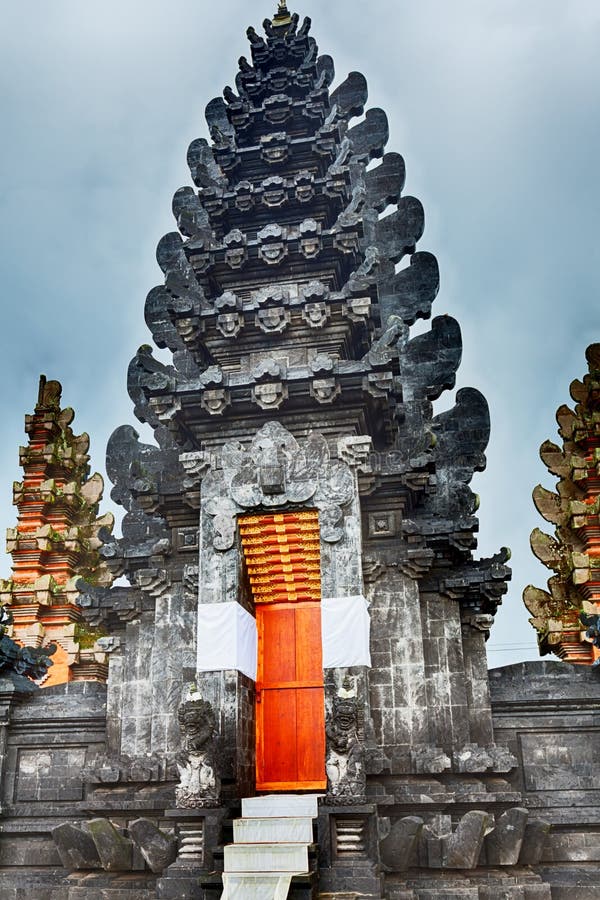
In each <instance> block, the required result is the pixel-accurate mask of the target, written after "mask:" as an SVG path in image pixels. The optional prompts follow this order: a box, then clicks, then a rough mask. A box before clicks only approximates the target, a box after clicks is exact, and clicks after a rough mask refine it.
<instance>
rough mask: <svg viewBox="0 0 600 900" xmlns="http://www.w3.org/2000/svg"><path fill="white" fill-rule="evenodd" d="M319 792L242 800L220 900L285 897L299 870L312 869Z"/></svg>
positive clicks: (277, 899)
mask: <svg viewBox="0 0 600 900" xmlns="http://www.w3.org/2000/svg"><path fill="white" fill-rule="evenodd" d="M316 817H317V798H316V796H315V795H307V796H302V795H297V794H293V795H292V794H277V795H272V796H267V797H250V798H248V799H244V800H242V818H241V819H236V820H235V821H234V823H233V840H234V843H233V844H228V845H227V846H226V847H225V856H224V863H225V864H224V870H223V886H224V890H223V894H222V898H221V900H286V898H287V897H288V896H289V891H290V886H291V884H292V879H293V878H294V876H298V875H308V874H309V853H308V851H309V846H310V845H311V844H312V842H313V819H315V818H316Z"/></svg>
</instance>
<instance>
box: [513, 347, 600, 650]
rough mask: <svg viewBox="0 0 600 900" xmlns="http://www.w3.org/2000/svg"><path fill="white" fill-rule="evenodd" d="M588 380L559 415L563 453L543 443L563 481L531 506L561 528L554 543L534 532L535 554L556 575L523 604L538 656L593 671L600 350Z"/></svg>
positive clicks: (598, 605) (598, 593)
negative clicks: (589, 631) (590, 633)
mask: <svg viewBox="0 0 600 900" xmlns="http://www.w3.org/2000/svg"><path fill="white" fill-rule="evenodd" d="M586 356H587V361H588V366H589V373H588V374H587V375H586V376H585V377H584V379H583V381H578V380H576V381H574V382H573V383H572V385H571V397H572V398H573V400H574V401H575V402H576V406H575V409H574V410H572V409H571V408H570V407H568V406H561V407H560V408H559V410H558V412H557V413H556V419H557V422H558V426H559V427H558V433H559V435H560V436H561V438H562V447H559V446H557V445H556V444H553V443H552V442H551V441H545V442H544V443H543V444H542V446H541V449H540V456H541V458H542V460H543V462H544V463H545V465H546V466H547V468H548V470H549V471H550V472H551V474H552V475H555V476H556V477H557V478H558V479H559V481H558V485H557V492H556V493H553V492H552V491H548V490H546V489H545V488H543V487H542V486H541V485H538V486H537V487H536V489H535V490H534V492H533V502H534V503H535V506H536V508H537V510H538V512H539V513H540V514H541V515H542V516H543V517H544V519H546V521H547V522H551V523H552V524H553V525H554V526H555V532H554V537H551V536H550V535H548V534H545V533H544V532H543V531H540V529H539V528H536V529H535V531H533V532H532V535H531V548H532V550H533V552H534V553H535V555H536V556H537V558H538V559H539V560H540V561H541V562H543V563H544V565H545V566H547V567H548V568H549V569H551V570H552V571H553V572H554V575H553V576H552V578H550V580H549V581H548V591H544V590H541V589H539V588H536V587H533V586H532V585H529V586H528V587H527V588H525V591H524V594H523V600H524V602H525V605H526V606H527V609H528V610H529V612H530V613H531V614H532V618H531V619H530V622H531V624H532V625H533V626H534V628H535V629H536V630H537V632H538V640H539V644H540V653H542V654H545V653H555V654H556V655H557V656H559V657H560V658H561V659H564V660H566V661H567V662H572V663H584V664H588V665H591V664H592V663H593V662H594V661H595V660H596V659H598V658H599V657H600V652H599V651H598V649H597V648H596V647H594V646H593V644H592V642H591V641H590V640H589V638H586V636H585V630H586V628H585V625H584V624H583V622H582V619H581V614H582V613H583V615H584V619H585V618H586V617H587V616H590V615H592V616H593V615H597V614H598V613H600V525H599V521H598V513H599V511H600V344H592V345H591V346H589V347H588V349H587V351H586Z"/></svg>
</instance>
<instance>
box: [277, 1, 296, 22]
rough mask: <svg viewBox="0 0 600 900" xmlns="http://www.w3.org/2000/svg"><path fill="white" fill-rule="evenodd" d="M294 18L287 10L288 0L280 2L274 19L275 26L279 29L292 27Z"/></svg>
mask: <svg viewBox="0 0 600 900" xmlns="http://www.w3.org/2000/svg"><path fill="white" fill-rule="evenodd" d="M291 24H292V17H291V16H290V14H289V12H288V8H287V0H279V7H278V9H277V13H276V15H275V17H274V19H273V25H274V26H275V27H276V28H277V27H281V26H283V25H291Z"/></svg>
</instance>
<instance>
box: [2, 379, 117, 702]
mask: <svg viewBox="0 0 600 900" xmlns="http://www.w3.org/2000/svg"><path fill="white" fill-rule="evenodd" d="M61 392H62V388H61V385H60V384H59V382H58V381H47V380H46V378H45V377H44V376H43V375H42V377H41V378H40V387H39V395H38V401H37V404H36V407H35V412H34V413H33V415H28V416H26V418H25V430H26V432H27V435H28V437H29V442H28V445H27V446H26V447H21V449H20V451H19V460H20V463H21V465H22V466H23V481H18V482H15V483H14V488H13V498H14V499H13V502H14V504H15V506H16V507H17V509H18V522H17V526H16V528H10V529H9V530H8V535H7V550H8V552H9V553H11V554H12V559H13V571H12V578H10V579H8V580H3V581H0V603H2V604H3V605H6V606H9V607H10V609H11V614H12V620H13V624H12V627H11V635H12V637H14V638H15V639H16V640H17V641H18V642H19V643H21V644H27V645H30V646H32V647H36V648H40V647H45V646H47V645H49V644H51V643H55V644H56V646H57V649H56V652H55V653H54V655H53V666H52V668H51V669H50V670H49V672H48V675H47V677H46V678H44V680H43V686H44V687H50V686H52V685H55V684H61V683H62V682H65V681H89V680H92V681H95V680H98V681H105V680H106V675H107V671H108V662H107V657H106V654H105V653H104V652H103V651H102V650H101V649H100V647H99V646H97V645H96V640H97V638H98V637H100V635H99V634H96V633H95V632H94V631H93V630H90V628H89V627H88V626H87V624H86V623H85V621H84V619H83V616H82V613H81V609H80V608H79V605H78V597H79V584H78V582H79V580H80V579H84V580H86V581H87V582H88V583H91V582H93V583H95V584H98V585H102V584H104V585H110V583H111V581H112V579H111V576H110V573H109V572H108V569H107V568H106V566H105V565H104V564H103V563H102V562H101V559H100V555H99V552H98V551H99V549H100V547H101V545H102V539H101V533H102V532H103V533H104V535H109V534H110V532H111V530H112V527H113V517H112V515H111V514H110V513H108V514H106V515H104V516H101V517H98V505H99V501H100V499H101V497H102V491H103V489H104V484H103V481H102V478H101V476H100V475H98V474H95V475H92V476H91V477H90V469H89V465H88V462H89V456H88V453H87V451H88V447H89V438H88V436H87V434H82V435H75V434H74V433H73V431H72V429H71V422H72V421H73V418H74V412H73V410H72V409H61ZM103 530H104V531H103Z"/></svg>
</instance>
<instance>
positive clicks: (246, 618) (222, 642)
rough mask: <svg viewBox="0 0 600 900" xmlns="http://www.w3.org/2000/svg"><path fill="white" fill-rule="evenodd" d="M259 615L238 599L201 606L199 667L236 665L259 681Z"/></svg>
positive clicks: (202, 669) (217, 668) (215, 668)
mask: <svg viewBox="0 0 600 900" xmlns="http://www.w3.org/2000/svg"><path fill="white" fill-rule="evenodd" d="M257 644H258V641H257V635H256V619H254V618H253V617H252V616H251V615H250V613H249V612H247V611H246V610H245V609H244V607H243V606H240V604H239V603H235V602H231V603H206V604H205V605H202V604H200V606H199V607H198V671H199V672H222V671H226V670H227V669H237V671H238V672H243V674H244V675H247V676H248V678H252V680H253V681H256V660H257Z"/></svg>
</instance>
